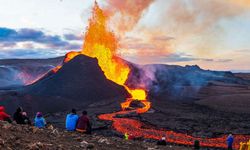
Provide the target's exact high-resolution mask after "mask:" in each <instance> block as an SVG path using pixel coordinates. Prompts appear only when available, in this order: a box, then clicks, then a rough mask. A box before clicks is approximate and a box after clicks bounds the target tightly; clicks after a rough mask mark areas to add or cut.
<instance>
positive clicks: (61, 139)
mask: <svg viewBox="0 0 250 150" xmlns="http://www.w3.org/2000/svg"><path fill="white" fill-rule="evenodd" d="M0 131H1V132H0V149H1V150H2V149H3V150H24V149H25V150H40V149H41V150H76V149H98V150H100V149H102V150H117V149H119V150H122V149H131V150H132V149H133V150H141V149H143V150H154V149H166V150H188V149H192V148H191V147H184V146H175V145H167V146H157V145H156V144H155V142H154V141H151V142H148V141H131V140H129V141H127V140H124V139H123V138H119V137H104V136H101V135H97V134H95V133H94V134H92V135H85V134H80V133H76V132H67V131H63V130H59V129H56V128H54V127H53V126H49V127H47V128H46V129H38V128H35V127H33V126H26V125H16V124H9V123H7V122H0Z"/></svg>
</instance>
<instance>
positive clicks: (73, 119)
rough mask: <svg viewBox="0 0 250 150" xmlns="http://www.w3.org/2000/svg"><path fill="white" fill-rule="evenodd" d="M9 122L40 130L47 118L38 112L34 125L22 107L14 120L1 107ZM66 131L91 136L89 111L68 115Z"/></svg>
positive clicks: (230, 139)
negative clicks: (32, 126)
mask: <svg viewBox="0 0 250 150" xmlns="http://www.w3.org/2000/svg"><path fill="white" fill-rule="evenodd" d="M1 120H2V121H8V122H10V123H11V122H13V121H15V122H16V123H17V124H27V125H32V124H33V125H34V126H35V127H38V128H44V127H45V126H46V121H45V118H44V117H43V115H42V113H41V112H37V113H36V115H35V118H34V122H33V123H32V122H31V121H30V119H29V117H28V115H27V113H26V112H25V111H23V109H22V107H18V108H17V109H16V112H15V113H14V115H13V120H12V119H11V116H10V115H8V114H7V113H5V110H4V107H3V106H0V121H1ZM65 127H66V130H68V131H78V132H81V133H86V134H91V123H90V120H89V117H88V116H87V111H83V112H82V115H81V116H80V117H79V116H78V115H77V112H76V110H75V109H72V111H71V113H69V114H67V116H66V122H65ZM124 137H125V139H126V140H129V139H131V137H132V136H131V135H128V134H127V133H126V134H125V135H124ZM166 141H167V139H166V137H162V139H161V140H159V141H158V142H157V144H158V145H166V144H167V143H166ZM226 142H227V146H228V150H232V149H233V142H234V138H233V135H232V134H229V136H228V137H227V139H226ZM194 148H195V149H200V143H199V141H194Z"/></svg>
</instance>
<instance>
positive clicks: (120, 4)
mask: <svg viewBox="0 0 250 150" xmlns="http://www.w3.org/2000/svg"><path fill="white" fill-rule="evenodd" d="M152 2H154V0H107V3H108V7H107V8H106V10H105V12H107V13H108V14H109V15H110V16H112V17H111V22H112V25H113V26H114V28H115V29H117V30H118V31H119V32H120V33H124V32H127V31H130V30H132V29H133V27H134V26H135V25H136V24H137V23H138V21H139V20H140V18H141V17H142V15H143V12H144V11H145V10H146V9H147V8H148V7H149V5H150V4H151V3H152Z"/></svg>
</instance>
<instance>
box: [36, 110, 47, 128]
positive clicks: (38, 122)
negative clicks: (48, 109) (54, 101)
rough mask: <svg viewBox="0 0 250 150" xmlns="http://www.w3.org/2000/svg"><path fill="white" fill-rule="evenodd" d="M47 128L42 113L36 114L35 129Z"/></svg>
mask: <svg viewBox="0 0 250 150" xmlns="http://www.w3.org/2000/svg"><path fill="white" fill-rule="evenodd" d="M45 126H46V121H45V119H44V118H43V115H42V113H41V112H37V113H36V117H35V127H37V128H44V127H45Z"/></svg>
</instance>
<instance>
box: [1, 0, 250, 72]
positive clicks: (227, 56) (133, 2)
mask: <svg viewBox="0 0 250 150" xmlns="http://www.w3.org/2000/svg"><path fill="white" fill-rule="evenodd" d="M97 2H98V4H99V5H100V7H101V8H102V9H103V10H104V11H105V13H106V14H107V15H108V16H109V27H110V30H112V31H113V32H114V33H115V35H116V37H117V38H118V39H119V49H118V52H117V55H119V56H121V57H123V58H125V59H127V60H129V61H132V62H135V63H139V64H156V63H161V64H176V65H182V66H185V65H195V64H197V65H199V66H200V67H202V68H204V69H210V70H233V71H235V70H240V71H250V65H249V64H250V59H249V58H250V0H202V1H201V0H97ZM93 5H94V0H74V1H72V0H25V1H24V0H23V1H21V0H0V59H6V58H52V57H57V56H62V55H64V54H65V53H67V52H69V51H72V50H74V51H78V50H81V48H82V43H83V37H84V33H85V32H86V28H87V26H88V18H89V17H90V16H91V9H92V7H93Z"/></svg>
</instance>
